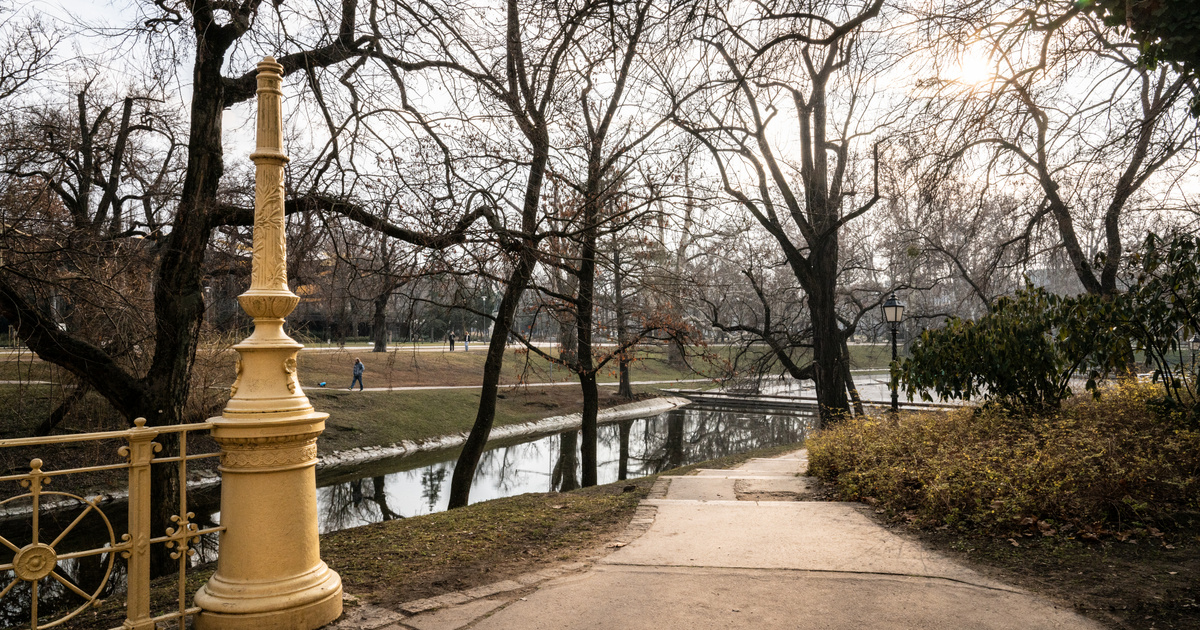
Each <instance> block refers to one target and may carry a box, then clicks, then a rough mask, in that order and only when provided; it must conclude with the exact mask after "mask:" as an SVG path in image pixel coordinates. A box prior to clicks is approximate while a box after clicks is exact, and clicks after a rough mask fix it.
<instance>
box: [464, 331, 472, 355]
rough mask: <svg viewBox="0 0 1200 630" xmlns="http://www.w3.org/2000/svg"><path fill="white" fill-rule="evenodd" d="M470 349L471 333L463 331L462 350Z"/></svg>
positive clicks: (467, 350) (468, 350)
mask: <svg viewBox="0 0 1200 630" xmlns="http://www.w3.org/2000/svg"><path fill="white" fill-rule="evenodd" d="M470 351H471V333H463V352H470Z"/></svg>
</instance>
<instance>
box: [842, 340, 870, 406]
mask: <svg viewBox="0 0 1200 630" xmlns="http://www.w3.org/2000/svg"><path fill="white" fill-rule="evenodd" d="M842 365H843V366H844V368H845V374H846V391H847V392H849V394H850V401H851V402H852V403H854V413H855V414H857V415H859V416H864V415H866V414H865V413H864V412H863V403H862V398H861V397H859V395H858V387H856V386H855V385H854V375H853V374H851V373H850V346H849V345H847V343H846V339H845V337H843V338H842Z"/></svg>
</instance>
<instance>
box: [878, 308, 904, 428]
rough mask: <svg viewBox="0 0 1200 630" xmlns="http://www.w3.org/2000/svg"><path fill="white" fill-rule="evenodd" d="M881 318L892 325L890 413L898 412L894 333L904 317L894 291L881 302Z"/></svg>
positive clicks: (898, 398) (902, 309)
mask: <svg viewBox="0 0 1200 630" xmlns="http://www.w3.org/2000/svg"><path fill="white" fill-rule="evenodd" d="M883 319H884V320H886V321H887V323H889V324H891V326H892V375H893V377H892V379H891V380H892V383H891V385H892V413H893V414H896V413H899V412H900V397H899V395H898V394H897V393H896V380H895V367H896V358H897V355H896V333H897V332H899V330H900V320H902V319H904V302H901V301H900V300H898V299H896V292H895V291H893V292H892V295H891V297H889V298H888V299H887V300H885V301H884V303H883Z"/></svg>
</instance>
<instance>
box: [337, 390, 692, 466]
mask: <svg viewBox="0 0 1200 630" xmlns="http://www.w3.org/2000/svg"><path fill="white" fill-rule="evenodd" d="M689 402H691V401H690V400H688V399H686V398H679V397H662V398H651V399H649V400H639V401H637V402H631V403H626V404H624V405H617V406H616V407H609V408H608V409H601V410H600V413H599V414H598V415H597V417H596V422H597V423H599V424H609V423H612V422H619V421H621V420H630V419H633V418H645V417H647V416H653V415H657V414H660V413H662V412H664V411H670V410H671V409H674V408H676V407H681V406H683V405H686V404H688V403H689ZM581 426H583V414H581V413H572V414H567V415H564V416H551V417H549V418H543V419H541V420H534V421H533V422H523V423H521V424H509V425H505V426H502V427H495V428H493V429H492V432H491V435H489V436H488V440H489V441H491V440H503V439H510V438H520V437H528V436H534V435H541V434H545V433H558V432H561V431H570V430H571V429H578V428H580V427H581ZM466 441H467V433H454V434H451V435H443V436H440V437H436V438H431V439H428V440H413V441H409V440H405V441H403V442H397V443H395V444H389V445H387V446H363V447H359V448H352V449H347V450H344V451H336V452H333V453H328V454H326V455H323V456H321V457H320V461H319V463H318V464H317V470H318V471H320V470H328V469H332V468H341V467H343V466H354V465H358V464H365V463H367V462H372V461H376V460H380V459H388V458H391V457H401V456H404V455H412V454H414V453H421V452H427V451H441V450H445V449H450V448H455V447H457V446H462V445H463V444H464V443H465V442H466Z"/></svg>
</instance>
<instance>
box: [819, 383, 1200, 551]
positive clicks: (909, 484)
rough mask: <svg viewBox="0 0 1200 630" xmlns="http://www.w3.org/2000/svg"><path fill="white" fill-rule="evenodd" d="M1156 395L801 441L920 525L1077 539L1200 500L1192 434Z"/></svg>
mask: <svg viewBox="0 0 1200 630" xmlns="http://www.w3.org/2000/svg"><path fill="white" fill-rule="evenodd" d="M1162 400H1163V392H1162V389H1161V387H1159V386H1157V385H1146V384H1134V383H1129V384H1123V385H1120V386H1116V387H1113V388H1111V389H1108V390H1106V391H1105V392H1104V394H1103V396H1102V397H1101V398H1100V399H1099V400H1094V399H1092V397H1091V396H1079V397H1075V398H1072V399H1069V400H1068V401H1067V403H1066V404H1064V405H1063V407H1062V408H1061V409H1060V410H1058V411H1057V412H1054V413H1048V414H1044V415H1022V414H1016V413H1013V412H1008V411H1004V410H1002V409H999V408H964V409H961V410H956V411H952V412H948V413H915V414H904V415H902V416H901V418H900V420H899V422H892V421H890V420H888V419H886V418H880V417H872V418H860V419H853V420H847V421H845V422H842V423H840V424H838V425H836V426H834V427H831V428H829V429H827V430H825V431H823V432H821V433H820V434H818V435H816V436H815V437H813V438H811V439H810V440H809V442H808V449H809V458H810V460H809V461H810V468H809V470H810V471H811V473H812V474H814V475H816V476H818V477H820V478H822V479H823V480H825V481H828V482H830V483H832V484H833V485H834V487H835V488H836V492H837V494H838V495H840V496H841V497H842V498H844V499H847V500H864V501H867V502H868V503H872V504H875V505H878V506H880V507H881V508H884V509H886V510H888V511H890V512H892V513H894V514H906V515H907V516H908V517H909V518H910V520H913V521H915V522H916V523H918V524H920V525H949V526H954V527H959V528H963V529H966V528H973V529H976V530H978V531H982V532H986V533H993V534H1009V533H1014V532H1018V531H1028V530H1029V529H1030V528H1033V529H1034V530H1035V531H1039V532H1041V533H1043V534H1047V535H1049V534H1053V533H1056V532H1061V533H1064V534H1075V535H1080V536H1081V537H1083V538H1095V537H1097V536H1099V535H1102V534H1105V533H1109V532H1117V533H1119V532H1122V531H1127V530H1129V529H1131V528H1138V527H1150V526H1152V525H1157V526H1159V527H1162V526H1164V525H1166V524H1170V522H1171V520H1172V517H1173V516H1174V515H1175V514H1178V513H1179V512H1182V511H1189V510H1195V509H1196V508H1197V507H1198V504H1200V479H1198V477H1200V431H1196V430H1194V429H1190V428H1188V426H1187V424H1186V422H1185V419H1184V418H1183V417H1182V414H1178V413H1168V412H1165V411H1163V409H1164V406H1163V405H1162V404H1161V403H1162Z"/></svg>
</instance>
